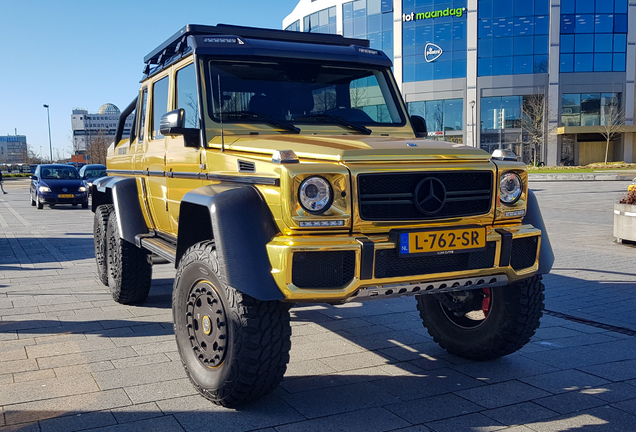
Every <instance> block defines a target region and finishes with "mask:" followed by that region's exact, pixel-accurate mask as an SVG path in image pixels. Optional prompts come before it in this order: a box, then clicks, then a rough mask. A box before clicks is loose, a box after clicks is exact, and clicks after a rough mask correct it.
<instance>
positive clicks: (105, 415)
mask: <svg viewBox="0 0 636 432" xmlns="http://www.w3.org/2000/svg"><path fill="white" fill-rule="evenodd" d="M113 424H117V420H115V417H114V416H113V415H112V414H111V413H110V412H109V411H97V412H89V413H77V414H72V415H68V416H64V417H59V418H52V419H48V420H42V421H40V429H41V430H42V432H66V431H77V430H83V429H89V428H90V429H93V428H98V427H103V426H110V425H113Z"/></svg>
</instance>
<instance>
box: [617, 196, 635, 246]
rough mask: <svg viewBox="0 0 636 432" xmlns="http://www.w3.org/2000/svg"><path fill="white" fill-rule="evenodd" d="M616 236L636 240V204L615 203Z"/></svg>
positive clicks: (619, 239)
mask: <svg viewBox="0 0 636 432" xmlns="http://www.w3.org/2000/svg"><path fill="white" fill-rule="evenodd" d="M614 237H616V239H617V240H618V242H619V243H620V242H621V241H623V240H629V241H632V242H636V204H619V203H614Z"/></svg>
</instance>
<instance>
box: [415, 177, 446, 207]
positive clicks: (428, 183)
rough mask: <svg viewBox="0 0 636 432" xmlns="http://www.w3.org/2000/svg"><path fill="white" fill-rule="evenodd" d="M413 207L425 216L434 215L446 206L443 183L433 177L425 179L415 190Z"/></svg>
mask: <svg viewBox="0 0 636 432" xmlns="http://www.w3.org/2000/svg"><path fill="white" fill-rule="evenodd" d="M414 198H415V200H414V201H415V206H416V207H417V209H418V210H419V211H421V212H422V213H424V214H425V215H434V214H435V213H437V212H439V211H440V210H441V209H442V207H444V204H446V188H445V187H444V183H442V182H441V181H440V180H439V179H436V178H435V177H426V178H425V179H424V180H422V181H420V182H419V183H418V184H417V187H416V188H415V195H414Z"/></svg>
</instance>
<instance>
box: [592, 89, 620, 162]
mask: <svg viewBox="0 0 636 432" xmlns="http://www.w3.org/2000/svg"><path fill="white" fill-rule="evenodd" d="M624 124H625V110H624V109H623V107H621V103H620V101H619V99H618V98H617V97H613V98H611V99H610V102H609V103H608V104H606V105H602V106H601V124H600V125H599V126H598V128H599V132H600V134H601V135H603V138H605V165H607V155H608V153H609V143H610V141H611V140H613V139H614V138H616V137H618V136H619V135H620V134H621V129H622V127H623V125H624Z"/></svg>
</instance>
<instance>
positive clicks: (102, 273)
mask: <svg viewBox="0 0 636 432" xmlns="http://www.w3.org/2000/svg"><path fill="white" fill-rule="evenodd" d="M113 209H114V207H113V205H112V204H102V205H100V206H97V208H96V209H95V216H94V217H93V245H94V247H95V262H96V263H97V276H98V277H99V280H100V282H101V283H103V284H104V285H106V286H108V260H107V259H106V255H107V248H106V245H107V244H108V242H107V241H106V230H107V229H108V217H109V216H110V214H111V213H112V212H113Z"/></svg>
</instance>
